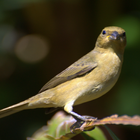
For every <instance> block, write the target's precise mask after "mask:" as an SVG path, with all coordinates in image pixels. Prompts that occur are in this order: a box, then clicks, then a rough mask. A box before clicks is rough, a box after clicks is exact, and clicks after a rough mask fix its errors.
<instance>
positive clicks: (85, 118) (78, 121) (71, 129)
mask: <svg viewBox="0 0 140 140" xmlns="http://www.w3.org/2000/svg"><path fill="white" fill-rule="evenodd" d="M82 117H83V119H84V120H81V119H79V118H75V119H76V120H77V121H76V122H75V123H74V124H73V125H72V126H71V127H70V131H71V132H72V133H74V130H75V129H76V128H80V127H81V126H82V125H83V124H84V123H86V122H91V121H93V120H97V118H95V117H92V116H82ZM94 128H95V127H91V128H90V129H88V130H83V131H91V130H93V129H94Z"/></svg>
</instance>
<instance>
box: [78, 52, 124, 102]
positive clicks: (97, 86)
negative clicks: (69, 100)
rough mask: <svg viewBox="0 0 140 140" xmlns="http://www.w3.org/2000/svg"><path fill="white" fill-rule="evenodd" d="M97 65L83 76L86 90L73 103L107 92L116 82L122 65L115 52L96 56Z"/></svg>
mask: <svg viewBox="0 0 140 140" xmlns="http://www.w3.org/2000/svg"><path fill="white" fill-rule="evenodd" d="M97 60H98V61H97V64H98V65H97V67H96V68H95V69H94V70H93V71H91V72H90V73H89V74H88V75H86V77H85V80H84V81H85V84H87V90H85V93H82V94H81V96H80V97H79V98H78V99H77V101H76V102H75V104H81V103H83V102H87V101H90V100H94V99H96V98H98V97H100V96H102V95H104V94H105V93H107V92H108V91H109V90H110V89H111V88H112V87H113V86H114V85H115V83H116V82H117V80H118V78H119V75H120V72H121V66H122V59H121V58H120V57H119V56H118V55H117V54H116V53H113V52H112V53H109V54H108V53H104V54H99V55H98V56H97Z"/></svg>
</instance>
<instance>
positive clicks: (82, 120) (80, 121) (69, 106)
mask: <svg viewBox="0 0 140 140" xmlns="http://www.w3.org/2000/svg"><path fill="white" fill-rule="evenodd" d="M72 105H73V103H72V102H70V103H68V104H66V105H65V107H64V110H65V111H66V112H68V113H69V114H71V115H72V116H73V118H74V119H76V120H77V122H76V123H74V124H73V125H72V126H71V127H70V130H71V132H73V130H74V129H75V128H80V127H81V126H82V125H83V124H84V123H85V122H86V121H91V119H96V118H94V117H92V116H81V115H79V114H77V113H75V112H73V111H72V110H73V108H72ZM93 129H94V128H92V129H91V130H93Z"/></svg>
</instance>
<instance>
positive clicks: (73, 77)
mask: <svg viewBox="0 0 140 140" xmlns="http://www.w3.org/2000/svg"><path fill="white" fill-rule="evenodd" d="M125 46H126V36H125V31H124V30H123V29H122V28H120V27H115V26H110V27H106V28H104V29H103V30H102V32H101V34H100V35H99V37H98V39H97V41H96V44H95V48H94V49H93V50H92V51H91V52H89V53H88V54H86V55H85V56H83V57H82V58H81V59H79V60H78V61H76V62H75V63H73V64H72V65H71V66H69V67H68V68H67V69H65V70H64V71H62V72H61V73H59V74H58V75H56V76H55V77H54V78H52V79H51V80H50V81H49V82H47V83H46V84H45V85H44V86H43V88H42V89H41V90H40V91H39V93H38V94H37V95H35V96H33V97H31V98H29V99H27V100H25V101H23V102H20V103H18V104H15V105H13V106H10V107H7V108H5V109H2V110H0V118H2V117H5V116H8V115H10V114H13V113H16V112H18V111H21V110H25V109H34V108H57V107H64V110H65V111H66V112H68V113H69V114H71V115H73V116H74V117H75V118H78V119H81V120H85V118H84V117H82V116H80V115H79V114H77V113H75V112H73V105H78V104H81V103H84V102H88V101H90V100H94V99H96V98H98V97H100V96H102V95H104V94H105V93H107V92H108V91H109V90H110V89H111V88H112V87H113V86H114V85H115V83H116V82H117V80H118V78H119V75H120V72H121V67H122V63H123V54H124V49H125Z"/></svg>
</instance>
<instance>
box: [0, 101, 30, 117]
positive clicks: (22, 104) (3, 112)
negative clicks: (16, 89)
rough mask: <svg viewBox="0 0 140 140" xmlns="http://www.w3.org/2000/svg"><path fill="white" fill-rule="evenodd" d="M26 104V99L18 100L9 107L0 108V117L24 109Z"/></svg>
mask: <svg viewBox="0 0 140 140" xmlns="http://www.w3.org/2000/svg"><path fill="white" fill-rule="evenodd" d="M27 105H28V101H23V102H20V103H18V104H15V105H12V106H10V107H7V108H4V109H1V110H0V118H3V117H6V116H9V115H11V114H14V113H16V112H19V111H21V110H24V109H26V107H27Z"/></svg>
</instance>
